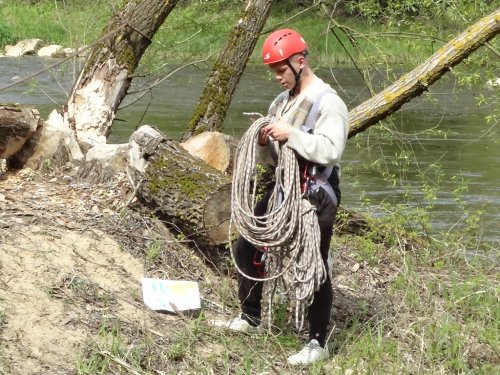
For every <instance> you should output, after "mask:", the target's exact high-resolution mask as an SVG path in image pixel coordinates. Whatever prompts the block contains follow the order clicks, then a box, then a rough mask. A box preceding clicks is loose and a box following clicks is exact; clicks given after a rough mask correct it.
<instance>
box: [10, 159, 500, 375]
mask: <svg viewBox="0 0 500 375" xmlns="http://www.w3.org/2000/svg"><path fill="white" fill-rule="evenodd" d="M0 192H1V194H0V209H1V211H0V212H1V214H0V238H1V241H0V265H1V267H2V276H1V278H0V289H1V291H2V306H1V307H0V336H1V340H0V342H1V344H0V374H20V375H22V374H30V375H31V374H42V373H44V374H46V373H51V374H67V373H78V374H95V373H121V372H123V371H130V372H133V371H137V372H138V373H186V374H200V373H207V374H210V373H228V372H230V373H248V372H250V373H261V374H263V373H269V371H274V372H276V373H282V374H324V373H328V374H339V375H340V374H346V373H349V374H368V373H369V374H396V373H397V374H400V373H411V374H442V373H468V374H469V373H471V374H472V373H477V374H490V373H491V374H493V373H495V369H497V368H498V366H499V365H500V356H499V353H500V347H499V342H500V337H499V332H500V331H499V330H498V328H499V327H498V322H499V321H500V316H499V314H500V308H499V307H500V305H499V298H500V295H499V294H500V293H499V292H500V285H499V284H500V281H499V279H498V264H497V263H495V262H494V261H492V260H489V259H487V254H483V257H484V258H483V257H473V258H471V257H467V258H466V257H465V256H464V248H463V247H462V246H461V244H460V243H451V242H450V243H446V244H444V243H437V242H427V241H425V238H421V239H420V240H419V241H418V242H414V241H408V240H403V239H404V238H408V237H406V235H403V234H402V232H398V231H397V230H396V229H394V228H393V230H392V231H388V230H387V229H388V228H384V229H382V228H380V232H377V233H375V232H374V233H373V234H372V235H368V236H365V237H352V236H346V237H341V238H338V237H337V238H336V239H335V241H334V244H332V245H333V246H332V254H333V255H334V264H335V267H334V278H333V285H334V309H333V312H332V320H331V323H330V325H331V333H330V338H329V346H330V351H331V353H332V357H331V358H330V359H329V360H328V361H325V362H324V363H321V364H317V365H315V366H313V367H312V368H302V369H294V368H290V367H288V366H287V365H286V362H285V358H286V356H287V355H289V354H290V353H292V352H293V351H294V350H296V349H297V348H299V347H300V346H301V344H302V342H301V341H300V340H299V339H298V338H297V335H296V333H294V330H293V328H292V327H291V323H289V322H291V321H293V319H290V317H291V316H292V314H291V312H290V311H289V310H288V309H287V307H286V305H284V304H275V305H274V306H273V317H274V326H273V328H272V329H271V331H269V332H267V333H265V334H263V335H262V336H258V337H251V336H247V335H241V334H236V333H227V332H223V331H219V330H216V329H214V328H212V327H210V325H209V324H208V323H207V322H208V321H209V320H210V319H212V318H214V317H217V318H221V317H222V318H228V317H230V316H232V315H234V314H235V313H236V312H237V303H236V296H235V279H234V269H233V268H232V266H230V259H229V256H228V254H226V255H224V254H223V256H225V257H227V258H226V261H223V262H221V263H220V264H221V265H222V264H226V266H223V267H219V269H216V268H214V267H213V266H211V265H210V262H207V261H206V258H204V257H203V256H202V255H201V253H200V252H199V251H197V250H195V249H193V248H191V247H190V246H188V245H189V243H186V242H184V241H183V240H182V237H180V236H176V235H175V234H172V233H170V232H169V231H167V230H166V229H165V228H164V227H163V226H162V225H161V224H160V223H158V222H157V221H156V220H155V219H154V218H152V217H151V215H150V214H148V213H144V214H141V213H140V211H137V210H136V208H137V206H136V205H135V204H134V202H133V201H132V203H131V205H130V206H127V205H126V204H127V203H128V202H130V198H131V196H130V193H131V192H130V189H129V188H128V186H127V182H126V178H125V176H124V175H119V176H115V178H114V180H113V181H109V182H108V183H104V184H100V185H90V184H88V183H86V182H85V181H81V180H78V179H77V178H76V175H75V168H74V167H73V166H69V167H67V168H63V169H61V170H53V171H50V170H49V171H46V172H45V174H42V173H40V172H34V171H31V170H23V171H20V172H17V173H7V174H1V175H0ZM381 233H385V236H386V237H385V240H384V242H380V234H381ZM388 233H391V235H390V236H388V235H387V234H388ZM485 258H486V261H485ZM145 276H146V277H156V278H162V279H184V280H193V281H197V282H199V284H200V291H201V295H202V298H203V300H202V301H203V302H202V304H203V308H202V310H201V312H200V313H199V314H195V315H194V316H188V315H183V314H177V315H165V314H158V313H154V312H152V311H150V310H148V309H146V308H145V307H144V305H143V302H142V296H141V286H140V279H141V278H142V277H145ZM223 306H224V308H223ZM304 336H305V333H302V334H300V335H299V337H300V338H301V339H303V338H304ZM42 369H43V370H42Z"/></svg>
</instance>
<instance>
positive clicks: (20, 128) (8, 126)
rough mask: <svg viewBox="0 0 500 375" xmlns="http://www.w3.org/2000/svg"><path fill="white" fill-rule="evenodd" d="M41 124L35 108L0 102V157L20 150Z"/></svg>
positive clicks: (3, 157)
mask: <svg viewBox="0 0 500 375" xmlns="http://www.w3.org/2000/svg"><path fill="white" fill-rule="evenodd" d="M41 125H42V120H41V118H40V113H39V112H38V111H37V110H36V109H34V108H29V107H26V106H19V105H14V104H0V159H7V158H8V157H10V156H12V155H14V154H15V153H16V152H18V151H19V150H21V148H22V147H23V145H24V144H25V143H26V141H28V140H29V139H30V138H31V137H33V135H34V134H35V132H36V131H37V129H38V128H39V127H40V126H41Z"/></svg>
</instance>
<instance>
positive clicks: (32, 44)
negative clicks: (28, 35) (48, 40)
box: [5, 39, 45, 57]
mask: <svg viewBox="0 0 500 375" xmlns="http://www.w3.org/2000/svg"><path fill="white" fill-rule="evenodd" d="M44 45H45V42H44V41H43V40H41V39H24V40H21V41H20V42H18V43H17V44H16V45H15V46H14V47H13V48H7V47H10V46H6V47H5V52H6V55H7V56H16V57H18V56H24V55H36V53H37V52H38V50H39V49H40V48H41V47H43V46H44Z"/></svg>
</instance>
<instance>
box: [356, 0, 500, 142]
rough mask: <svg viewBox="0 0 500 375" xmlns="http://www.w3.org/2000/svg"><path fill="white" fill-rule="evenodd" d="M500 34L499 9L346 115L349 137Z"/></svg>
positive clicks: (422, 90) (401, 103) (371, 123)
mask: <svg viewBox="0 0 500 375" xmlns="http://www.w3.org/2000/svg"><path fill="white" fill-rule="evenodd" d="M499 31H500V9H499V10H497V11H496V12H494V13H492V14H490V15H488V16H486V17H484V18H482V19H481V20H479V21H478V22H476V23H475V24H474V25H472V26H470V27H469V28H468V29H467V30H465V31H464V32H463V33H461V34H460V35H458V36H457V37H456V38H454V39H452V40H451V41H449V42H448V43H446V44H445V45H444V46H443V47H442V48H441V49H440V50H439V51H437V52H436V53H435V54H434V55H432V56H431V57H429V58H428V59H427V60H426V61H425V62H424V63H422V64H421V65H419V66H418V67H417V68H415V69H414V70H412V71H411V72H410V73H408V74H405V75H404V76H403V77H401V78H400V79H399V80H397V81H396V82H394V83H393V84H392V85H391V86H389V87H388V88H387V89H385V90H383V91H382V92H380V93H378V94H377V95H375V96H373V97H372V98H370V99H368V100H367V101H365V102H364V103H362V104H360V105H358V106H357V107H356V108H354V109H353V110H351V111H350V112H349V126H350V130H349V138H350V137H353V136H354V135H356V134H358V133H360V132H362V131H365V130H366V129H367V128H368V127H370V126H372V125H374V124H376V123H377V122H379V121H380V120H383V119H384V118H386V117H388V116H389V115H391V114H392V113H394V112H396V111H397V110H398V109H399V108H401V106H402V105H403V104H405V103H406V102H408V101H410V100H411V99H413V98H415V97H417V96H418V95H420V94H422V93H423V92H424V91H426V90H427V89H428V88H429V86H430V85H432V84H433V83H434V82H436V81H437V80H438V79H439V78H441V77H442V76H443V75H444V74H445V73H446V72H448V71H450V69H451V68H452V67H453V66H455V65H457V64H458V63H460V62H461V61H463V60H464V59H465V58H467V57H468V56H469V55H470V54H472V53H473V52H474V51H475V50H476V49H478V48H479V47H480V46H482V45H483V44H484V43H486V42H488V41H489V40H491V39H493V38H494V37H495V36H496V35H497V34H498V32H499Z"/></svg>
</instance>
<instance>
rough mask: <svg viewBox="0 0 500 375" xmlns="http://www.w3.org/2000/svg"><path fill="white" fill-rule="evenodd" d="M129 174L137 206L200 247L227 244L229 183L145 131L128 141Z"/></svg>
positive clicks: (175, 146) (169, 142)
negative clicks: (137, 199) (140, 206)
mask: <svg viewBox="0 0 500 375" xmlns="http://www.w3.org/2000/svg"><path fill="white" fill-rule="evenodd" d="M129 175H130V177H131V180H132V181H131V182H132V183H133V184H134V188H135V189H136V192H137V197H138V198H139V200H140V202H141V203H142V204H143V205H144V206H146V207H147V208H148V209H150V210H151V211H152V212H153V213H154V214H155V215H156V216H157V217H158V218H159V219H161V220H163V221H164V222H165V223H166V224H167V225H168V226H169V227H171V228H174V229H176V230H177V231H179V232H181V233H183V234H184V235H185V236H186V239H188V240H192V241H194V242H195V243H196V244H197V245H198V246H200V247H210V246H213V245H220V244H223V243H226V242H227V240H228V235H229V218H230V213H231V178H230V177H229V176H228V175H227V174H223V173H221V172H219V171H218V170H216V169H214V168H212V167H211V166H209V165H208V164H206V163H205V162H204V161H203V160H201V159H199V158H197V157H193V156H191V155H190V154H189V153H188V152H187V151H186V150H185V149H184V148H183V147H181V146H180V145H179V143H177V142H174V141H172V140H171V139H167V138H165V137H163V136H162V135H161V133H159V132H158V131H156V130H154V129H153V128H151V127H149V126H142V127H141V128H139V130H137V131H136V132H135V133H134V134H133V135H132V137H131V138H130V143H129Z"/></svg>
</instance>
